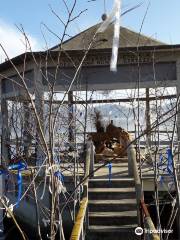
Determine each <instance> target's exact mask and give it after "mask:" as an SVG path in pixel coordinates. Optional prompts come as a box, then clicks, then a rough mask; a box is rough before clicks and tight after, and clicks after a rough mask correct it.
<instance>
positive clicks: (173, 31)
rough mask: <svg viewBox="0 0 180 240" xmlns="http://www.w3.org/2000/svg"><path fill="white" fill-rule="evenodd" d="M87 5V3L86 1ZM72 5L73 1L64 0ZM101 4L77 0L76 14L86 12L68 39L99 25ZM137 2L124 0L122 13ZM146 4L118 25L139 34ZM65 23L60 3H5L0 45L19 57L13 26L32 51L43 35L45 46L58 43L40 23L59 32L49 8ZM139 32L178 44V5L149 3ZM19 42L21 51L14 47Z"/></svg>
mask: <svg viewBox="0 0 180 240" xmlns="http://www.w3.org/2000/svg"><path fill="white" fill-rule="evenodd" d="M89 1H90V0H89ZM66 2H67V3H68V4H70V5H71V4H72V2H73V0H66ZM103 2H104V0H96V1H91V2H88V0H77V6H76V11H75V12H76V13H78V12H79V11H80V10H84V9H86V8H87V9H88V10H87V11H86V12H85V13H84V14H82V15H81V17H80V18H78V19H77V20H76V22H75V23H73V24H71V25H70V27H69V29H68V32H69V35H75V34H77V33H79V32H80V31H82V30H84V29H86V28H87V27H89V26H92V25H93V24H96V23H97V22H99V21H100V19H101V15H102V13H103V12H104V4H103ZM139 2H141V0H139V1H137V0H124V1H123V11H124V10H126V9H128V8H131V7H133V6H134V5H136V4H137V3H139ZM112 3H113V0H106V8H107V13H109V12H110V11H111V8H112ZM148 3H149V1H146V0H144V1H143V5H142V6H141V7H140V8H138V9H136V10H134V11H133V12H130V13H128V14H127V15H125V16H124V17H123V18H122V25H124V26H126V27H129V28H131V29H134V30H135V31H139V29H140V26H141V23H142V19H143V17H144V15H145V12H146V9H147V6H148ZM49 5H51V6H52V8H53V9H54V10H55V11H56V12H57V14H59V16H61V17H62V18H63V19H66V17H67V14H66V11H65V8H64V5H63V3H62V1H61V0H31V1H25V0H13V1H12V0H6V1H2V2H1V12H0V42H1V43H2V44H4V45H5V47H6V48H8V51H9V54H10V55H11V56H14V55H17V54H19V53H21V52H22V51H23V49H24V46H23V44H22V40H19V39H21V35H20V33H19V32H18V30H17V28H16V27H15V24H17V25H19V24H22V25H23V26H24V29H25V31H26V32H27V34H28V36H29V37H30V40H31V43H32V46H33V48H34V50H40V49H43V46H44V40H43V37H42V33H41V32H43V34H44V35H45V37H46V39H47V41H48V44H49V46H53V45H54V44H57V43H58V39H57V38H56V37H55V36H53V35H52V34H50V33H49V32H48V31H47V30H46V29H45V28H44V27H43V26H42V24H41V23H45V24H47V25H48V27H49V28H51V29H52V30H53V31H54V32H56V34H58V35H60V34H61V32H62V29H63V27H62V24H61V23H60V22H59V21H58V19H57V18H56V17H55V16H54V15H53V14H52V12H51V10H50V6H49ZM142 32H143V33H144V34H146V35H148V36H152V37H154V38H157V39H159V40H161V41H163V42H167V43H170V44H178V43H180V1H179V0H173V1H168V0H151V1H150V7H149V10H148V12H147V16H146V18H145V21H144V24H143V28H142ZM19 42H21V47H20V46H17V45H18V43H19Z"/></svg>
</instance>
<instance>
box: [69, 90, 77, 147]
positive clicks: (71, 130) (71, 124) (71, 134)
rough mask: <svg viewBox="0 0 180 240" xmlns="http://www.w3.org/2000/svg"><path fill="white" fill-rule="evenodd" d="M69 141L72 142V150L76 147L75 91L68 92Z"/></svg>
mask: <svg viewBox="0 0 180 240" xmlns="http://www.w3.org/2000/svg"><path fill="white" fill-rule="evenodd" d="M68 129H69V131H68V141H69V144H70V147H69V150H70V151H72V150H73V148H74V141H75V136H74V108H73V92H72V91H70V92H69V93H68Z"/></svg>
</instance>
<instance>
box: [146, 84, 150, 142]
mask: <svg viewBox="0 0 180 240" xmlns="http://www.w3.org/2000/svg"><path fill="white" fill-rule="evenodd" d="M146 130H147V134H146V142H147V145H148V147H151V114H150V101H149V88H146Z"/></svg>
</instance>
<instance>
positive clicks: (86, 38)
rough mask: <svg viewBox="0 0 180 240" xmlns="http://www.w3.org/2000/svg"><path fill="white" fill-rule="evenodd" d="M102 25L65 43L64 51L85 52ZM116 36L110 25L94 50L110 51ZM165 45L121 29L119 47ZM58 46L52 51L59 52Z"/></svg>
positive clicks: (97, 38) (97, 37)
mask: <svg viewBox="0 0 180 240" xmlns="http://www.w3.org/2000/svg"><path fill="white" fill-rule="evenodd" d="M100 24H101V23H99V24H96V25H94V26H92V27H90V28H88V29H87V30H85V31H83V32H81V33H79V34H78V35H76V36H74V37H72V38H70V39H68V40H67V41H65V42H64V43H63V49H64V50H83V49H87V48H88V46H89V44H90V42H91V40H92V38H93V36H94V34H95V32H96V31H97V29H98V28H99V26H100ZM113 34H114V25H113V24H110V25H109V27H108V28H107V29H106V31H105V32H103V33H98V34H97V36H96V39H95V42H94V44H93V46H92V48H93V49H109V48H112V41H113ZM159 45H165V43H162V42H160V41H158V40H155V39H153V38H151V37H147V36H144V35H142V34H139V33H137V32H134V31H132V30H130V29H128V28H125V27H121V31H120V41H119V47H120V48H124V47H137V46H159ZM58 46H59V45H57V46H55V47H53V48H52V49H51V50H58Z"/></svg>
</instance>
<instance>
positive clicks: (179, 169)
mask: <svg viewBox="0 0 180 240" xmlns="http://www.w3.org/2000/svg"><path fill="white" fill-rule="evenodd" d="M176 75H177V86H176V90H177V99H178V98H179V97H180V59H178V60H177V62H176ZM177 139H178V162H177V163H178V165H177V168H176V170H175V171H176V172H175V175H176V173H177V174H178V173H180V103H179V105H178V114H177ZM175 178H176V181H175V184H176V188H177V189H178V192H177V202H176V204H177V207H178V213H177V228H178V237H179V238H178V239H180V228H179V226H180V182H179V178H178V177H177V175H176V176H175Z"/></svg>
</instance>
